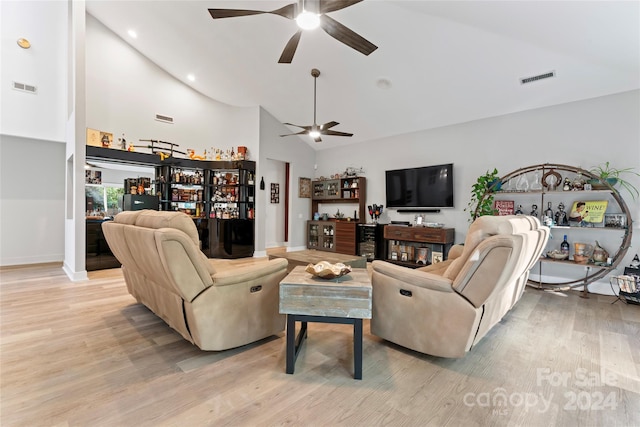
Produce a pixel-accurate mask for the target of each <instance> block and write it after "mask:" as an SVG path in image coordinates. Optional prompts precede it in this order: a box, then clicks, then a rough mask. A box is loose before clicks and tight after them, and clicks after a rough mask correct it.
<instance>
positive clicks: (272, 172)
mask: <svg viewBox="0 0 640 427" xmlns="http://www.w3.org/2000/svg"><path fill="white" fill-rule="evenodd" d="M285 168H286V164H285V162H281V161H279V160H271V159H267V161H266V165H265V168H264V169H262V170H263V171H264V183H265V188H266V189H265V196H266V197H267V201H266V202H267V206H266V209H265V213H266V217H267V218H268V224H269V226H268V227H267V228H266V230H265V237H264V238H265V248H273V247H279V246H284V213H285V210H284V205H285V203H284V202H285V200H284V198H285V193H284V188H285V181H286V170H285ZM272 183H275V184H278V185H279V187H280V188H279V191H280V197H279V201H278V203H271V184H272Z"/></svg>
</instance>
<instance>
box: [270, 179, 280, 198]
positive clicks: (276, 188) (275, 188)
mask: <svg viewBox="0 0 640 427" xmlns="http://www.w3.org/2000/svg"><path fill="white" fill-rule="evenodd" d="M271 203H280V184H277V183H275V182H272V183H271Z"/></svg>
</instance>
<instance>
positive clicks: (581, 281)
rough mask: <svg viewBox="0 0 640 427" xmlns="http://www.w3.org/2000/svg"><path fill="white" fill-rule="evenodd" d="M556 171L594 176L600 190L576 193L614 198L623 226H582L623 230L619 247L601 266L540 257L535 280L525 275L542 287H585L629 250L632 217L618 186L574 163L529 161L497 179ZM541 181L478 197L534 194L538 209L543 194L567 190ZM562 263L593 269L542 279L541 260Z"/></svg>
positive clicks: (616, 264)
mask: <svg viewBox="0 0 640 427" xmlns="http://www.w3.org/2000/svg"><path fill="white" fill-rule="evenodd" d="M558 171H560V172H565V173H568V174H573V175H578V174H581V175H582V177H583V178H584V179H588V180H591V179H596V180H598V181H599V182H600V184H599V187H600V188H603V189H601V190H599V189H596V190H581V191H580V193H584V194H597V193H607V194H610V195H611V196H612V198H613V199H614V200H615V202H616V203H617V204H618V206H619V207H620V210H621V211H622V214H623V215H624V216H625V217H626V228H586V229H587V230H594V229H596V230H599V231H603V232H605V231H618V232H624V236H623V237H622V243H621V244H620V247H619V248H618V250H617V251H616V253H615V254H613V255H611V258H612V263H611V265H608V266H602V265H596V264H586V265H585V264H576V263H575V262H573V261H568V260H567V261H559V260H552V259H549V258H541V259H540V261H539V263H538V269H539V270H538V271H539V278H540V279H539V280H537V281H536V280H533V279H529V284H530V285H532V286H535V287H538V288H545V289H558V288H563V289H566V288H577V287H580V286H584V287H585V290H586V285H588V284H589V283H592V282H594V281H596V280H598V279H601V278H602V277H604V276H606V275H607V274H608V273H610V272H611V271H612V270H613V269H615V268H616V266H618V264H620V262H621V261H622V259H623V258H624V256H625V254H626V253H627V251H628V250H629V247H630V246H631V234H632V230H633V227H632V218H631V214H630V212H629V208H628V207H627V204H626V203H625V201H624V199H622V197H621V196H620V193H619V192H618V190H616V189H615V188H613V187H612V186H611V185H610V184H609V183H607V182H605V181H602V180H600V179H599V178H598V177H597V176H595V175H594V174H592V173H591V172H589V171H587V170H585V169H581V168H578V167H574V166H569V165H563V164H552V163H544V164H539V165H532V166H527V167H524V168H521V169H517V170H515V171H513V172H511V173H508V174H507V175H504V176H503V177H501V178H500V182H501V183H502V184H503V185H504V184H505V183H507V182H509V181H510V180H514V181H513V182H515V181H517V180H518V179H519V178H520V177H522V176H523V175H526V174H535V173H536V172H537V173H540V174H542V176H543V177H545V176H548V175H547V174H550V175H553V174H554V172H555V174H557V173H558ZM556 176H557V175H556ZM542 184H543V189H542V190H532V191H518V190H515V191H497V192H492V191H487V192H486V193H485V194H484V195H483V196H482V199H481V201H483V200H485V199H486V198H488V197H493V196H496V195H502V194H513V195H517V194H526V195H529V196H534V197H538V198H539V200H540V209H541V210H542V209H543V208H544V198H545V195H547V194H548V195H551V194H561V193H562V194H567V193H569V191H562V190H553V191H548V190H547V189H545V188H544V184H545V183H544V182H542ZM559 187H560V188H562V182H560V183H559ZM477 216H478V215H477V210H476V212H475V213H474V218H475V217H477ZM563 228H566V229H569V228H570V229H572V230H575V229H580V228H581V227H564V226H561V227H558V226H553V227H552V228H551V231H552V232H553V230H558V229H563ZM546 263H549V264H562V265H567V266H568V267H567V268H569V266H573V267H591V270H592V271H593V272H592V273H589V271H587V274H586V275H585V276H584V277H582V278H578V279H575V280H566V281H564V282H544V281H543V280H542V265H543V264H546Z"/></svg>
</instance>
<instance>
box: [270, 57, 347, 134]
mask: <svg viewBox="0 0 640 427" xmlns="http://www.w3.org/2000/svg"><path fill="white" fill-rule="evenodd" d="M311 75H312V76H313V124H312V125H310V126H300V125H294V124H293V123H285V125H287V126H295V127H299V128H302V129H303V130H302V131H300V132H296V133H288V134H286V135H280V136H291V135H309V136H310V137H311V138H313V140H314V141H315V142H322V139H321V138H320V135H330V136H353V134H352V133H347V132H338V131H335V130H331V128H332V127H335V126H337V125H339V124H340V123H338V122H334V121H331V122H327V123H325V124H323V125H318V124H317V123H316V105H317V104H316V83H317V80H318V76H319V75H320V70H318V69H317V68H314V69H312V70H311Z"/></svg>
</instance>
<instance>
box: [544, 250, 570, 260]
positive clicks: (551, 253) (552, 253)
mask: <svg viewBox="0 0 640 427" xmlns="http://www.w3.org/2000/svg"><path fill="white" fill-rule="evenodd" d="M547 257H548V258H551V259H559V260H563V259H567V258H569V254H568V253H564V254H563V253H562V252H560V251H559V250H558V249H554V250H552V251H549V252H547Z"/></svg>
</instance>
